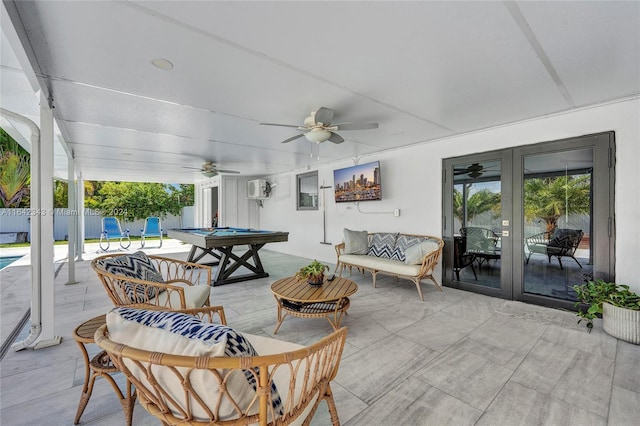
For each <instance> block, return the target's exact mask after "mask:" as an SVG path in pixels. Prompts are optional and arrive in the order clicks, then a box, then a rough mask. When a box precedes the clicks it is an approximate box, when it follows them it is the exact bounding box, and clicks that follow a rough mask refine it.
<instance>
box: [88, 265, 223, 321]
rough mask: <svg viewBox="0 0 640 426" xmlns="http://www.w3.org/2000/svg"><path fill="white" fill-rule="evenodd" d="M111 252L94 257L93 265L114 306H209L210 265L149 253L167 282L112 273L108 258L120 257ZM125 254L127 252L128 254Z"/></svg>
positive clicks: (188, 307)
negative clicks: (107, 265)
mask: <svg viewBox="0 0 640 426" xmlns="http://www.w3.org/2000/svg"><path fill="white" fill-rule="evenodd" d="M121 256H123V255H122V254H108V255H105V256H100V257H97V258H95V259H94V260H93V261H92V262H91V267H92V268H93V270H94V271H95V272H96V274H97V275H98V278H100V282H102V285H103V286H104V288H105V290H106V291H107V295H108V296H109V298H110V299H111V301H112V302H113V304H114V305H115V306H127V305H132V304H140V303H143V304H146V305H153V306H158V307H162V308H166V309H170V310H175V309H192V308H200V307H202V306H209V305H210V301H209V294H210V290H211V287H210V286H209V283H210V282H211V267H209V266H206V265H200V264H197V263H190V262H184V261H181V260H177V259H170V258H167V257H161V256H148V258H149V259H150V260H151V263H152V264H153V265H154V267H155V269H156V270H157V271H158V272H159V273H160V274H161V275H162V279H163V281H164V282H162V283H161V282H155V281H149V280H143V279H137V278H131V277H128V276H124V275H120V274H115V273H110V272H108V271H107V270H106V269H105V268H104V262H103V261H105V260H109V259H113V258H115V257H121ZM125 256H126V255H125Z"/></svg>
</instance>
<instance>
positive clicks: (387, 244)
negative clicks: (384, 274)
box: [367, 233, 398, 259]
mask: <svg viewBox="0 0 640 426" xmlns="http://www.w3.org/2000/svg"><path fill="white" fill-rule="evenodd" d="M397 238H398V234H397V233H376V234H373V235H372V236H371V242H370V243H369V250H368V251H367V255H369V256H374V257H379V258H384V259H390V258H391V256H392V255H393V251H394V250H395V248H396V239H397Z"/></svg>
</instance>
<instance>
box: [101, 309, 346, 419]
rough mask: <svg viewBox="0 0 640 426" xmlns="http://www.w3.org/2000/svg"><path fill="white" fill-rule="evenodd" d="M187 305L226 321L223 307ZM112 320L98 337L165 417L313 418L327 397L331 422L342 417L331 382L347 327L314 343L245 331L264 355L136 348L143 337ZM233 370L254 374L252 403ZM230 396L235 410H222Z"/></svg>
mask: <svg viewBox="0 0 640 426" xmlns="http://www.w3.org/2000/svg"><path fill="white" fill-rule="evenodd" d="M180 312H185V313H189V314H191V315H195V316H198V317H200V318H201V319H203V320H204V321H207V322H212V321H213V318H214V317H215V316H216V315H217V316H220V318H221V322H222V324H225V317H224V310H223V309H222V307H206V308H201V309H194V310H183V311H180ZM220 314H221V315H220ZM108 326H109V324H107V325H104V326H102V327H101V328H100V329H98V330H97V331H96V333H95V340H96V343H97V344H98V345H99V346H100V347H101V348H102V349H103V350H105V351H106V352H107V353H108V354H109V356H110V357H111V359H112V360H113V362H114V364H115V365H116V366H117V367H118V368H119V369H120V371H122V372H123V373H124V374H125V375H126V377H127V378H128V379H129V380H130V381H131V382H132V383H133V384H134V385H135V387H136V392H137V396H138V401H139V402H140V404H141V405H142V406H143V407H144V409H145V410H147V411H148V412H149V413H150V414H152V415H154V416H156V417H157V418H158V419H159V420H160V421H161V422H162V424H165V425H177V424H180V425H228V426H231V425H233V426H240V425H249V424H260V425H289V424H296V425H297V424H305V425H308V424H309V423H310V421H311V418H312V417H313V415H314V414H315V411H316V409H317V408H318V406H319V404H320V402H321V401H322V400H325V401H327V405H328V407H329V412H330V415H331V421H332V424H333V425H339V424H340V422H339V419H338V414H337V411H336V407H335V403H334V400H333V395H332V392H331V387H330V382H331V381H332V380H333V379H334V378H335V376H336V374H337V372H338V367H339V364H340V357H341V355H342V350H343V348H344V343H345V340H346V333H347V329H346V328H344V327H343V328H341V329H339V330H337V331H335V332H333V333H332V334H330V335H329V336H327V337H325V338H323V339H322V340H320V341H319V342H317V343H315V344H312V345H310V346H307V347H305V346H301V345H297V344H294V343H289V342H283V341H280V340H275V339H271V338H267V337H263V336H254V335H250V334H246V333H243V336H244V337H245V338H246V339H247V340H248V341H249V342H250V343H251V344H252V345H253V346H254V347H255V349H256V351H257V352H258V353H259V354H260V355H259V356H254V357H244V356H243V357H229V356H218V357H206V356H199V357H196V356H185V355H175V354H170V353H160V352H150V351H146V350H142V349H139V348H136V347H135V345H136V342H132V341H126V342H125V341H123V342H116V341H113V340H110V338H111V336H110V333H109V330H108ZM121 340H124V339H121ZM127 345H131V346H127ZM234 373H235V374H236V375H237V374H238V373H242V374H244V375H245V376H248V377H252V378H253V379H254V381H253V383H255V388H254V389H255V393H253V392H252V393H251V394H250V395H249V396H248V399H247V397H246V395H245V396H244V398H245V399H244V401H247V400H250V402H248V403H246V404H243V403H240V402H239V401H240V399H239V398H238V396H237V395H236V394H234V390H233V386H232V385H231V383H232V382H231V380H232V379H231V378H230V377H231V375H232V374H234ZM274 384H275V386H276V387H277V389H278V392H279V395H280V399H281V403H282V404H281V405H282V411H281V412H280V413H277V412H276V411H275V410H274V408H273V401H272V398H271V397H272V389H273V388H272V386H273V385H274ZM229 401H231V402H229ZM225 402H226V403H227V406H228V405H229V404H233V409H232V413H231V414H229V413H227V414H226V415H224V414H221V408H220V407H221V405H222V404H224V403H225Z"/></svg>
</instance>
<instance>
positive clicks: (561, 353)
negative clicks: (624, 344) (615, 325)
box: [512, 342, 613, 417]
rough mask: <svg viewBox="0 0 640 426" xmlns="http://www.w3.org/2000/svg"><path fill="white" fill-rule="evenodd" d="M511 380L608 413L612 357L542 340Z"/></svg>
mask: <svg viewBox="0 0 640 426" xmlns="http://www.w3.org/2000/svg"><path fill="white" fill-rule="evenodd" d="M512 380H513V381H514V382H517V383H520V384H522V385H525V386H527V387H529V388H531V389H535V390H536V391H538V392H540V393H543V394H547V395H550V396H551V397H553V398H555V399H559V400H562V401H565V402H567V403H569V404H572V405H575V406H577V407H580V408H583V409H585V410H588V411H591V412H593V413H595V414H597V415H599V416H602V417H606V416H607V411H608V406H609V398H610V396H611V383H612V380H613V360H612V359H610V358H606V357H604V356H602V355H598V354H591V353H587V352H583V351H578V350H575V349H568V348H566V347H562V346H556V345H552V344H550V343H547V342H539V343H538V344H537V345H536V347H535V348H534V349H533V350H532V351H531V354H530V355H529V356H527V358H526V359H525V360H524V362H523V363H522V365H521V366H520V367H519V368H518V370H517V371H516V373H515V374H514V376H513V379H512Z"/></svg>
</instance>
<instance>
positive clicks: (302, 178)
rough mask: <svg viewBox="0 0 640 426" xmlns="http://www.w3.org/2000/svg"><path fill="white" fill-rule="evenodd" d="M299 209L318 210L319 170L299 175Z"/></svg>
mask: <svg viewBox="0 0 640 426" xmlns="http://www.w3.org/2000/svg"><path fill="white" fill-rule="evenodd" d="M297 186H298V204H297V209H298V210H318V172H317V171H315V172H309V173H304V174H301V175H298V185H297Z"/></svg>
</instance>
